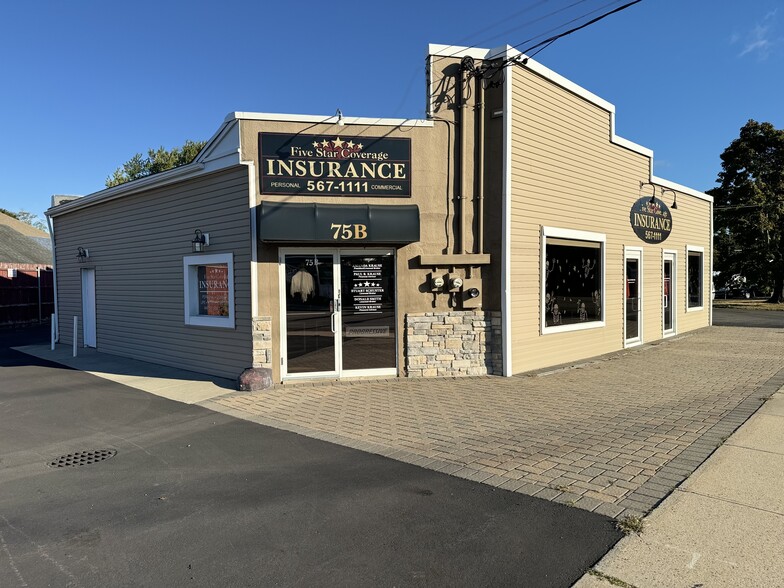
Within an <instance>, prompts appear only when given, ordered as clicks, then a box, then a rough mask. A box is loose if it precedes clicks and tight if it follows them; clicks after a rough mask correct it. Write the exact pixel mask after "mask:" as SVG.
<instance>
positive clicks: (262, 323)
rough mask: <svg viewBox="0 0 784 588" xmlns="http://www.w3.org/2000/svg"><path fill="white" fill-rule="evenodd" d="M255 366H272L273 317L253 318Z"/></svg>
mask: <svg viewBox="0 0 784 588" xmlns="http://www.w3.org/2000/svg"><path fill="white" fill-rule="evenodd" d="M253 367H254V368H261V367H263V368H271V367H272V317H271V316H258V317H255V318H254V319H253Z"/></svg>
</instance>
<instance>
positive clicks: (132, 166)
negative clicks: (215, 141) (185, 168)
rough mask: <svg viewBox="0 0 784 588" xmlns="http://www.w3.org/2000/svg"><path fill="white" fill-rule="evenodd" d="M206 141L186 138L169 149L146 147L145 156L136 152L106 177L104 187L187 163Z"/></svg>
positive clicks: (194, 156) (194, 157)
mask: <svg viewBox="0 0 784 588" xmlns="http://www.w3.org/2000/svg"><path fill="white" fill-rule="evenodd" d="M206 143H207V142H206V141H191V140H188V141H185V144H184V145H183V146H182V147H174V148H172V149H171V150H167V149H164V148H163V147H158V149H148V150H147V157H144V156H143V155H142V154H141V153H137V154H136V155H134V156H133V157H131V158H130V159H129V160H128V161H126V162H125V163H124V164H122V166H120V167H118V168H117V169H116V170H114V173H113V174H112V175H111V176H109V177H108V178H106V187H107V188H111V187H112V186H119V185H120V184H124V183H126V182H130V181H132V180H138V179H139V178H144V177H147V176H150V175H152V174H157V173H158V172H162V171H165V170H167V169H172V168H175V167H179V166H181V165H185V164H188V163H190V162H192V161H193V160H194V159H196V156H197V155H198V154H199V151H201V149H202V147H204V145H205V144H206Z"/></svg>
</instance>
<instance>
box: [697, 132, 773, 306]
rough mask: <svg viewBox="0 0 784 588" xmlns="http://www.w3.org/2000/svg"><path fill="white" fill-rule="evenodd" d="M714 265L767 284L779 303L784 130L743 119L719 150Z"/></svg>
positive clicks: (714, 189) (721, 270)
mask: <svg viewBox="0 0 784 588" xmlns="http://www.w3.org/2000/svg"><path fill="white" fill-rule="evenodd" d="M721 168H722V171H721V172H720V173H719V176H718V179H717V183H718V184H719V186H717V187H716V188H713V189H712V190H709V191H708V193H709V194H711V195H712V196H713V197H714V211H715V213H714V230H715V235H714V246H715V258H714V269H716V270H717V271H720V272H721V273H722V274H723V275H725V276H732V275H734V274H739V275H741V276H743V277H745V278H746V279H747V281H748V282H750V283H755V282H756V283H757V284H759V285H761V286H766V287H772V295H771V297H770V299H769V302H784V130H780V129H776V128H775V127H774V126H773V125H772V124H770V123H767V122H763V123H759V122H757V121H755V120H749V122H747V123H746V124H745V125H744V126H743V128H741V130H740V136H739V137H738V138H737V139H735V140H733V141H732V143H730V145H729V147H727V148H726V149H725V150H724V153H722V154H721Z"/></svg>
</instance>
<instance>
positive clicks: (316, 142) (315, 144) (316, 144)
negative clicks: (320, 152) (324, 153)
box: [313, 141, 319, 149]
mask: <svg viewBox="0 0 784 588" xmlns="http://www.w3.org/2000/svg"><path fill="white" fill-rule="evenodd" d="M313 146H314V147H315V148H316V149H318V146H319V142H318V141H313Z"/></svg>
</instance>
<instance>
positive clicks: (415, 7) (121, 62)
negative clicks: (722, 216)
mask: <svg viewBox="0 0 784 588" xmlns="http://www.w3.org/2000/svg"><path fill="white" fill-rule="evenodd" d="M624 3H625V2H624V1H615V2H614V1H612V0H582V1H581V0H523V1H521V2H517V3H514V4H512V3H509V4H508V5H505V4H503V3H492V4H486V3H477V2H467V1H464V0H453V1H452V2H449V3H430V2H409V1H407V0H400V1H397V2H368V1H367V0H362V1H358V0H356V1H355V0H349V1H344V2H331V3H326V2H307V1H306V2H298V3H294V2H265V1H263V0H262V1H259V0H254V1H245V0H236V1H231V0H224V1H223V2H215V1H213V2H203V1H200V0H193V1H189V2H184V1H182V2H180V1H170V0H152V1H150V0H138V1H136V2H134V3H131V4H127V3H126V4H118V3H115V2H106V1H101V2H98V1H87V0H71V1H70V2H65V1H53V0H43V1H41V2H35V3H33V2H14V3H7V4H6V5H5V6H4V8H3V18H2V21H0V55H2V58H0V80H2V85H1V86H0V88H2V89H0V106H1V107H0V133H2V134H1V136H2V141H0V207H2V208H6V209H9V210H13V211H16V210H19V209H24V210H28V211H31V212H34V213H36V214H38V215H41V216H42V215H43V211H44V210H45V209H46V208H48V206H49V201H50V197H51V195H52V194H88V193H91V192H94V191H96V190H99V189H101V188H103V185H104V181H105V179H106V177H107V176H109V175H110V174H111V173H112V171H113V170H114V169H116V168H117V167H118V166H120V165H121V164H122V163H123V162H124V161H126V160H127V159H129V158H130V157H131V156H133V154H134V153H137V152H142V153H144V152H146V150H147V148H149V147H158V146H161V145H162V146H164V147H167V148H170V147H174V146H178V145H181V144H182V143H183V142H184V141H185V140H186V139H194V140H198V139H207V138H209V137H210V136H211V135H212V134H213V132H214V131H215V130H217V128H218V126H219V125H220V123H221V122H222V120H223V118H224V116H225V115H226V114H227V113H229V112H232V111H256V112H282V113H304V114H324V115H331V114H334V112H335V109H336V108H340V109H341V110H342V112H343V114H344V115H346V116H380V117H400V118H406V117H410V118H422V117H424V108H425V99H424V95H425V90H424V55H425V51H426V48H427V44H428V43H443V44H462V45H477V46H480V47H497V46H500V45H503V44H510V45H517V44H518V43H523V42H524V41H526V40H528V39H531V38H534V37H537V35H544V36H545V37H546V36H549V34H552V33H547V31H550V30H564V29H565V28H568V27H569V26H574V25H573V24H572V25H565V23H567V22H568V21H570V20H572V19H577V20H576V21H575V23H576V24H579V23H580V22H585V20H587V19H588V18H590V17H591V16H595V15H597V14H599V13H602V12H607V11H608V10H611V9H613V8H615V7H617V6H620V5H622V4H624ZM780 5H781V1H780V0H754V1H753V2H745V3H739V2H737V1H735V0H688V1H684V0H643V1H642V2H641V3H639V4H636V5H634V6H632V7H631V8H629V9H627V10H624V11H623V12H620V13H618V14H616V15H613V16H610V17H609V18H607V19H605V20H603V21H601V22H600V23H597V24H595V25H592V26H590V27H588V28H586V29H584V30H582V31H579V32H577V33H575V34H574V35H571V36H569V37H567V38H564V39H561V40H559V41H557V42H556V43H554V44H553V45H551V46H550V47H548V48H547V49H545V50H544V51H543V52H541V53H540V54H539V55H537V56H536V59H537V60H539V61H540V62H542V63H543V64H544V65H546V66H548V67H549V68H551V69H553V70H555V71H556V72H558V73H560V74H561V75H563V76H565V77H567V78H569V79H571V80H572V81H573V82H575V83H577V84H579V85H581V86H583V87H585V88H587V89H588V90H590V91H591V92H593V93H595V94H597V95H598V96H600V97H601V98H604V99H605V100H608V101H609V102H611V103H613V104H615V106H616V131H617V133H618V134H619V135H621V136H622V137H625V138H626V139H629V140H631V141H634V142H636V143H639V144H641V145H643V146H645V147H648V148H650V149H653V151H654V154H655V159H654V165H655V168H654V173H655V174H656V175H658V176H661V177H664V178H667V179H670V180H673V181H675V182H679V183H681V184H685V185H687V186H690V187H693V188H696V189H700V190H706V189H708V188H710V187H712V186H713V185H714V184H715V179H716V174H717V173H718V172H719V170H720V160H719V155H720V153H721V152H722V150H723V149H724V148H725V147H726V146H727V145H728V144H729V142H730V141H731V140H732V139H733V138H735V137H736V136H737V134H738V130H739V129H740V127H741V126H743V124H744V123H745V122H746V121H747V120H748V119H749V118H754V119H756V120H760V121H768V122H771V123H773V124H774V125H775V126H776V127H777V128H784V75H782V74H784V7H782V8H781V9H780V10H779V6H780ZM589 14H590V16H588V15H589ZM548 15H549V16H548ZM580 17H582V18H580ZM559 27H560V28H559ZM541 38H542V37H541V36H539V37H537V40H539V39H541ZM533 42H535V41H532V42H529V43H524V45H523V47H526V46H529V45H531V44H532V43H533Z"/></svg>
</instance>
